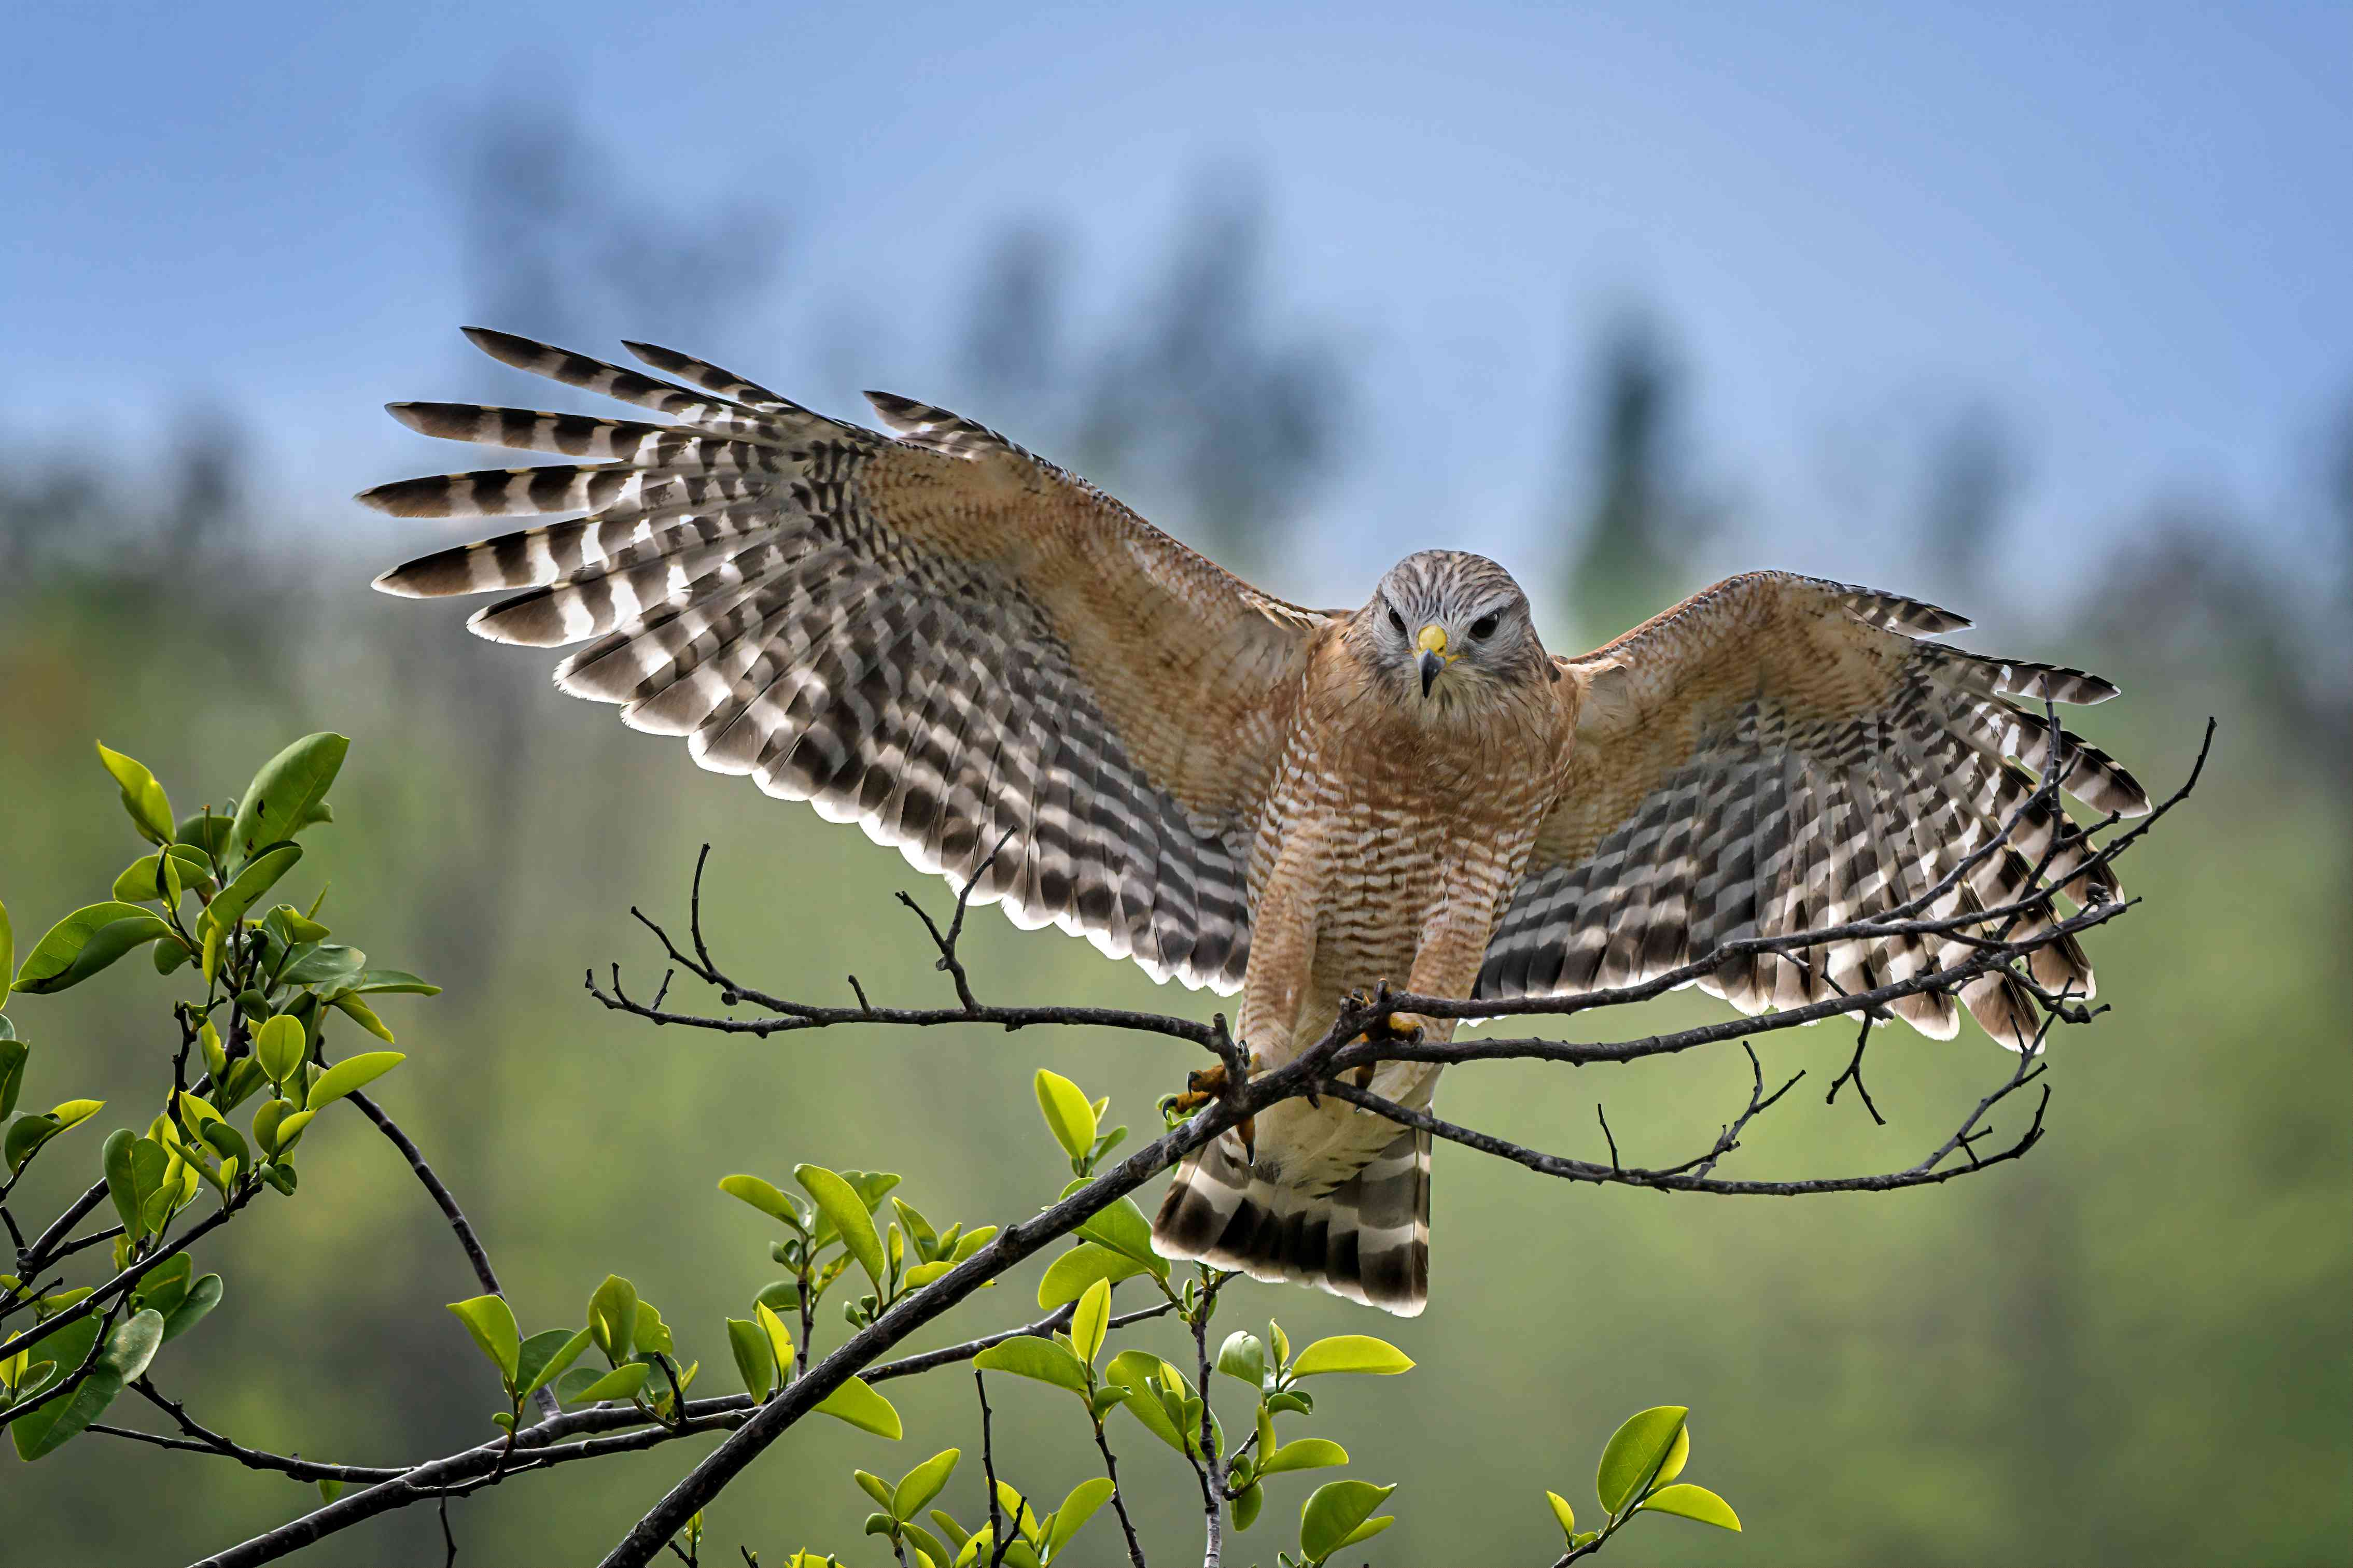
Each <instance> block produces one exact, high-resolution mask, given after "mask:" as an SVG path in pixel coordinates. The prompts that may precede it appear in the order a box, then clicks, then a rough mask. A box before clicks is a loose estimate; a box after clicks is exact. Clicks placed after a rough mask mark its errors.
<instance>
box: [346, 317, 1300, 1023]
mask: <svg viewBox="0 0 2353 1568" xmlns="http://www.w3.org/2000/svg"><path fill="white" fill-rule="evenodd" d="M467 335H468V336H469V337H470V338H471V339H472V340H473V341H474V342H475V343H476V344H477V345H478V346H479V347H480V348H481V349H482V350H483V351H484V352H485V353H489V354H491V356H493V357H494V358H497V359H500V360H502V361H504V362H505V363H509V364H512V365H515V366H517V367H519V368H521V369H523V370H528V371H533V372H536V373H538V374H542V375H545V376H549V377H551V378H553V379H554V380H556V381H560V382H564V383H565V384H569V385H572V386H577V387H584V388H586V389H588V390H590V391H594V392H600V393H604V394H607V395H610V396H613V397H616V398H618V399H620V400H621V401H623V402H627V403H632V404H635V405H638V406H640V407H644V408H649V409H651V410H654V411H655V412H657V413H660V414H664V415H667V416H670V418H671V419H672V420H674V421H676V423H674V424H668V425H656V424H638V423H631V422H626V421H612V420H601V419H591V418H584V417H581V416H574V415H564V414H543V413H533V412H528V411H524V410H519V409H501V408H486V407H478V406H476V405H470V404H468V405H457V404H396V405H393V409H392V412H393V413H394V415H395V416H397V417H398V418H399V419H400V420H401V421H402V422H403V423H405V424H406V425H408V426H411V427H412V428H414V429H417V430H420V431H423V432H424V433H426V434H427V435H431V436H442V437H450V438H452V439H457V440H467V441H480V442H487V443H490V444H491V445H496V446H503V447H518V448H522V449H527V450H532V451H543V452H555V453H560V454H562V455H564V456H565V457H566V458H573V459H575V462H572V463H567V464H558V465H553V466H548V467H542V468H517V469H502V470H491V471H487V472H482V473H473V474H450V475H443V476H438V477H434V478H428V479H409V480H404V481H401V482H399V483H396V484H388V485H381V486H378V487H377V488H375V489H372V490H369V491H367V492H365V493H364V495H363V496H362V497H361V499H362V500H365V501H366V502H368V503H369V504H370V505H373V506H375V507H377V508H379V509H381V510H385V511H388V512H392V513H394V514H396V515H397V516H402V517H506V516H515V515H522V514H531V513H551V512H585V513H586V514H587V515H586V516H583V517H578V518H575V519H572V520H569V521H559V522H554V523H550V524H547V525H545V526H542V527H537V528H532V529H528V530H525V531H522V532H519V533H510V534H507V535H505V536H503V537H501V538H496V539H491V540H486V541H483V542H480V543H475V544H467V545H460V546H458V547H456V548H454V549H449V550H444V551H442V552H438V553H437V554H433V555H428V556H426V557H424V558H422V559H421V560H417V561H413V562H411V563H408V564H407V565H406V566H402V567H400V568H398V569H396V570H395V571H392V572H389V573H386V574H385V575H384V576H383V577H382V578H380V579H378V580H377V586H378V587H380V588H383V589H384V590H385V591H386V592H388V593H394V594H402V595H448V594H474V593H483V592H488V591H491V590H494V589H516V588H524V589H528V590H529V591H528V592H525V593H521V594H517V595H513V596H512V597H510V598H507V599H504V600H502V601H501V602H500V603H498V604H495V605H490V606H488V607H487V608H485V609H483V610H481V611H480V612H478V613H477V614H476V615H475V616H473V618H472V619H471V620H470V622H469V623H468V624H469V625H470V626H471V627H472V628H473V629H474V630H475V631H476V632H478V633H479V634H480V635H481V636H483V637H490V638H491V639H493V640H495V641H500V642H512V643H522V644H525V645H527V646H530V647H562V646H566V645H570V644H575V643H585V644H586V646H585V647H580V648H578V649H577V650H576V651H575V652H574V653H572V654H571V655H570V656H569V657H567V658H565V660H564V661H563V662H562V663H561V664H559V665H558V666H557V667H556V671H555V681H556V684H557V685H558V686H559V687H561V688H562V689H565V690H566V691H569V692H571V693H573V694H574V695H575V696H580V697H587V698H593V699H596V700H600V701H606V702H617V703H620V704H622V705H623V707H622V710H621V716H622V719H623V720H624V721H626V722H628V724H630V725H631V726H632V727H634V728H637V729H639V730H646V731H653V732H656V733H659V734H670V735H683V736H685V737H687V740H688V744H689V745H690V747H691V750H692V752H693V754H694V757H695V760H696V761H697V762H699V763H702V765H703V766H704V767H707V768H711V769H714V770H716V771H718V772H722V773H750V774H751V775H752V776H753V777H754V779H756V780H757V781H758V782H759V784H760V787H761V788H762V789H764V790H765V791H767V792H768V793H769V794H771V795H781V796H784V797H786V798H788V799H796V800H801V799H805V800H807V801H809V802H810V803H811V804H813V805H815V806H816V807H817V808H818V811H819V812H821V813H823V814H824V815H825V816H828V817H831V818H834V819H835V820H840V821H855V822H857V823H858V824H859V825H860V826H862V827H863V828H864V829H865V830H866V832H867V834H868V836H869V837H872V838H874V839H875V840H877V841H878V842H881V843H885V844H891V845H894V846H896V847H898V848H899V849H900V850H901V851H902V853H903V854H904V855H905V856H906V857H907V858H908V860H909V861H911V862H912V863H913V864H914V865H916V866H917V867H919V868H923V869H924V870H927V871H936V872H940V873H943V874H944V875H946V876H949V877H951V878H953V879H957V880H958V881H959V882H961V881H963V880H965V879H969V878H970V877H971V876H972V875H973V873H974V872H975V871H976V869H978V868H980V866H981V865H982V863H983V862H984V861H986V860H987V858H988V856H989V854H990V851H991V850H992V849H993V848H995V847H996V846H997V843H998V841H999V839H1000V838H1004V839H1005V844H1004V848H1003V850H1002V852H1001V853H1000V854H999V855H998V856H997V859H996V860H995V861H994V862H992V863H990V864H989V866H988V869H987V872H986V874H985V875H984V876H983V877H982V878H981V881H980V885H979V887H978V888H977V889H976V891H975V893H974V901H975V902H978V903H989V902H996V901H999V900H1001V901H1002V902H1003V903H1004V904H1005V906H1006V909H1007V910H1008V912H1009V913H1010V914H1011V915H1012V916H1013V918H1014V919H1015V920H1016V921H1018V922H1020V923H1021V924H1024V925H1029V926H1039V925H1045V924H1048V923H1053V924H1057V925H1060V926H1061V927H1062V928H1063V929H1064V930H1066V931H1071V932H1073V933H1078V934H1083V935H1085V936H1087V937H1088V938H1090V939H1091V940H1092V941H1093V942H1094V943H1095V944H1096V945H1097V946H1098V947H1101V948H1102V949H1103V951H1104V952H1108V953H1110V954H1112V955H1113V956H1114V957H1132V958H1134V960H1135V961H1136V962H1137V963H1140V964H1142V965H1143V966H1144V967H1145V969H1146V970H1148V971H1149V972H1151V973H1153V974H1154V975H1155V977H1157V976H1165V975H1169V974H1174V975H1176V976H1177V977H1178V978H1180V979H1182V980H1184V981H1185V982H1186V983H1187V984H1193V985H1201V984H1208V985H1213V986H1215V987H1217V988H1218V989H1219V990H1223V991H1230V990H1233V989H1235V988H1237V987H1238V986H1239V985H1240V984H1241V979H1242V973H1243V970H1244V967H1245V964H1246V962H1247V958H1248V953H1249V942H1250V915H1249V909H1248V902H1247V899H1246V895H1245V889H1244V870H1245V867H1246V865H1247V862H1248V858H1249V852H1250V836H1251V834H1252V832H1253V831H1254V829H1255V826H1256V822H1257V817H1258V815H1259V811H1260V807H1261V804H1262V802H1263V799H1264V796H1265V795H1266V792H1267V788H1268V785H1269V783H1270V781H1271V778H1272V776H1273V774H1274V772H1275V769H1276V765H1277V763H1278V762H1279V760H1280V748H1281V744H1282V735H1283V732H1284V731H1285V729H1286V728H1287V726H1288V724H1289V721H1290V718H1291V714H1292V709H1293V703H1294V701H1295V700H1296V693H1297V689H1298V685H1299V676H1300V672H1301V670H1302V669H1303V667H1304V664H1305V660H1306V658H1307V647H1308V643H1309V640H1310V638H1311V637H1312V634H1313V632H1314V628H1315V627H1316V626H1318V625H1319V624H1320V623H1321V622H1322V620H1323V619H1324V617H1323V616H1319V615H1317V614H1315V613H1314V612H1310V611H1306V610H1303V609H1300V608H1298V607H1296V606H1294V605H1287V604H1284V603H1282V601H1280V600H1277V599H1273V598H1271V597H1269V596H1267V595H1263V594H1261V593H1259V592H1257V591H1256V590H1255V589H1252V588H1251V587H1250V586H1249V585H1248V584H1245V583H1243V582H1241V581H1240V580H1239V579H1238V578H1235V577H1233V576H1232V575H1230V574H1228V573H1226V572H1224V571H1222V570H1220V569H1219V567H1217V566H1216V565H1214V564H1212V563H1210V562H1208V560H1206V559H1204V558H1203V557H1201V556H1200V555H1198V554H1196V553H1194V552H1192V551H1190V550H1187V548H1185V547H1184V546H1183V545H1181V544H1179V543H1177V542H1176V541H1175V540H1173V539H1171V538H1169V537H1168V536H1167V535H1166V534H1165V533H1163V532H1161V531H1159V530H1157V529H1155V528H1154V527H1152V526H1151V525H1150V524H1148V523H1146V522H1145V521H1142V520H1141V519H1139V518H1137V517H1136V516H1135V515H1134V513H1133V512H1130V511H1129V510H1127V509H1126V508H1124V507H1123V506H1121V505H1120V504H1119V503H1118V502H1117V501H1115V500H1112V499H1111V498H1109V497H1108V496H1105V495H1103V493H1102V492H1100V491H1098V490H1096V489H1093V488H1092V487H1091V486H1088V485H1086V484H1084V483H1083V482H1082V481H1080V480H1078V479H1074V478H1072V477H1071V476H1070V475H1068V474H1065V473H1063V472H1062V471H1061V470H1060V469H1059V468H1054V467H1052V466H1051V465H1050V464H1048V463H1045V462H1043V461H1041V460H1039V459H1038V458H1034V457H1032V456H1030V455H1029V453H1027V452H1025V451H1023V450H1022V449H1021V448H1019V447H1016V446H1014V445H1013V444H1012V443H1010V442H1008V441H1007V440H1005V439H1004V438H1003V437H999V436H997V435H996V434H995V433H994V432H991V431H989V430H987V429H984V428H982V427H981V426H977V425H975V424H972V423H971V422H969V421H967V420H964V419H960V418H958V417H957V416H955V415H952V414H948V413H946V412H944V411H943V410H940V409H935V408H929V407H925V406H923V405H920V404H915V403H910V402H908V401H906V400H904V399H902V398H896V397H890V396H885V395H879V394H876V395H870V396H871V398H872V401H873V403H874V405H875V406H876V408H877V409H878V411H879V412H880V413H881V416H882V418H883V419H884V421H885V422H886V423H888V424H889V425H891V426H892V428H894V429H895V430H897V431H898V432H899V435H898V437H896V438H893V437H887V436H882V435H878V434H876V433H875V432H873V431H871V430H864V429H860V428H859V427H858V426H852V425H847V424H842V423H839V422H838V421H835V420H832V419H828V418H826V417H824V416H820V415H818V414H814V413H812V412H810V411H809V410H807V409H806V408H802V407H800V406H799V405H796V404H793V403H791V402H788V401H787V400H786V399H784V398H782V397H779V396H777V395H776V394H774V393H772V392H769V391H766V390H765V389H764V388H762V387H759V386H755V385H753V384H750V383H748V382H744V381H743V380H740V379H739V378H737V377H735V376H733V375H732V374H729V373H727V372H725V371H723V370H720V369H718V368H716V367H714V366H712V365H708V364H704V363H701V362H700V361H697V360H692V359H689V358H687V357H685V356H684V355H681V354H677V353H671V352H670V351H668V350H665V349H657V348H653V347H650V346H647V345H641V344H634V343H633V344H631V345H629V347H630V350H631V352H632V353H635V354H637V355H638V357H639V358H640V359H642V360H644V361H645V362H646V363H649V364H651V365H653V366H654V367H656V368H657V369H659V370H662V371H664V372H667V373H668V374H671V375H674V376H677V377H679V378H680V381H681V382H683V383H686V384H680V383H678V382H671V381H666V380H661V379H659V378H657V377H654V376H649V375H647V374H642V373H640V372H638V371H634V370H628V369H625V368H622V367H619V366H616V365H611V364H607V363H602V362H599V361H596V360H591V359H586V358H583V357H581V356H580V355H577V354H574V353H566V352H565V351H564V350H561V349H554V348H550V347H547V346H546V345H544V344H541V343H535V342H530V341H528V340H526V339H522V338H517V337H512V336H509V335H508V334H505V333H502V332H491V331H481V330H479V329H477V330H472V331H469V332H468V334H467ZM1008 835H1009V837H1007V836H1008Z"/></svg>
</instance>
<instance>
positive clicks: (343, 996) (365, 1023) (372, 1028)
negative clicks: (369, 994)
mask: <svg viewBox="0 0 2353 1568" xmlns="http://www.w3.org/2000/svg"><path fill="white" fill-rule="evenodd" d="M333 1005H334V1008H335V1010H336V1011H337V1012H339V1013H341V1014H342V1015H343V1016H344V1017H346V1018H349V1019H350V1020H351V1021H352V1022H353V1023H354V1024H357V1025H358V1026H360V1027H361V1028H363V1029H365V1030H366V1031H367V1032H368V1033H369V1034H371V1035H374V1036H375V1037H376V1038H377V1039H379V1040H382V1041H383V1042H384V1043H385V1045H387V1046H389V1045H394V1044H396V1043H397V1042H396V1040H395V1039H394V1037H393V1033H392V1031H391V1030H390V1029H388V1028H386V1027H385V1022H384V1020H383V1019H382V1018H379V1017H377V1016H375V1008H373V1007H370V1006H369V1005H367V1004H366V1003H364V1002H363V1001H361V1000H360V999H359V998H358V997H356V996H354V995H353V994H351V993H350V992H348V991H345V992H341V993H338V994H337V995H336V997H335V1000H334V1004H333Z"/></svg>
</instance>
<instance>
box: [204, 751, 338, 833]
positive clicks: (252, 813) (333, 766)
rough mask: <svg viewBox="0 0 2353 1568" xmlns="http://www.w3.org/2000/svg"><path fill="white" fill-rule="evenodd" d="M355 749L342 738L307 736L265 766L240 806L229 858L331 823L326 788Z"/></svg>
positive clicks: (231, 827) (238, 805) (238, 804)
mask: <svg viewBox="0 0 2353 1568" xmlns="http://www.w3.org/2000/svg"><path fill="white" fill-rule="evenodd" d="M351 747H352V743H351V742H350V741H349V740H348V739H346V738H345V737H343V736H342V735H337V734H332V733H326V732H322V733H320V734H316V735H305V736H303V737H302V738H301V740H299V741H297V742H294V743H293V744H292V745H290V746H289V747H287V748H286V749H285V750H284V751H282V752H279V753H278V754H277V755H276V756H274V757H272V758H270V759H269V761H268V762H266V763H262V764H261V771H260V772H259V773H256V774H254V775H253V782H252V783H251V784H248V785H246V787H245V794H244V795H242V796H241V797H239V799H238V801H237V817H236V820H235V821H234V822H233V823H232V824H231V825H230V826H229V847H230V850H231V852H232V853H234V854H238V855H250V854H252V853H253V852H254V851H255V850H256V849H257V848H259V847H260V846H262V845H265V844H275V843H279V842H280V841H281V840H284V839H288V838H291V837H294V836H295V835H296V834H298V833H300V832H301V831H302V830H303V829H304V828H305V827H308V826H311V824H312V823H314V822H322V821H325V820H327V817H326V815H325V812H324V810H323V807H324V805H325V803H326V799H327V788H328V786H329V785H331V784H333V783H334V782H335V774H336V773H339V772H340V771H342V769H343V756H344V753H345V752H349V751H350V750H351Z"/></svg>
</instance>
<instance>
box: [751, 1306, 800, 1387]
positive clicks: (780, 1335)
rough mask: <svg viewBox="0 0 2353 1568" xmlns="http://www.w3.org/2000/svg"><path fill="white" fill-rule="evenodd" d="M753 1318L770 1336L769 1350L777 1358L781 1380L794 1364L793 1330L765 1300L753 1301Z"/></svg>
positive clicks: (777, 1373) (777, 1371) (778, 1376)
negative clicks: (786, 1325) (787, 1326)
mask: <svg viewBox="0 0 2353 1568" xmlns="http://www.w3.org/2000/svg"><path fill="white" fill-rule="evenodd" d="M752 1320H753V1321H754V1322H756V1323H758V1324H759V1325H760V1330H761V1331H762V1332H763V1333H765V1334H766V1335H767V1336H768V1351H769V1353H770V1354H772V1355H774V1356H775V1357H776V1376H777V1378H778V1380H779V1381H781V1380H782V1379H783V1377H784V1374H785V1373H786V1370H787V1369H789V1368H790V1367H791V1366H792V1364H793V1331H791V1330H790V1329H788V1328H786V1327H785V1321H784V1319H782V1318H780V1317H778V1316H776V1312H775V1310H773V1309H772V1308H770V1307H769V1305H768V1303H767V1302H765V1301H755V1302H754V1303H753V1305H752Z"/></svg>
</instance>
